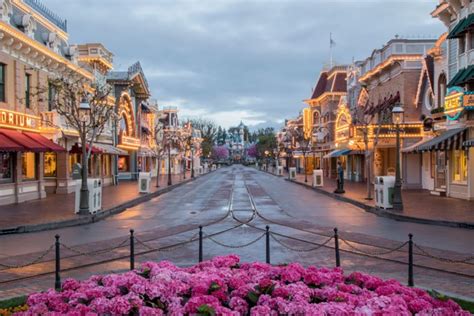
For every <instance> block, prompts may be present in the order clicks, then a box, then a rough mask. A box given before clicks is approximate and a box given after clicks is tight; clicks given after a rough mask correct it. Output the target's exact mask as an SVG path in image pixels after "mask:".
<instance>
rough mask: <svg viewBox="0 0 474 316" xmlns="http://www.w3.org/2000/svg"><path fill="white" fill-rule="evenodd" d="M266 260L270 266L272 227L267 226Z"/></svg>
mask: <svg viewBox="0 0 474 316" xmlns="http://www.w3.org/2000/svg"><path fill="white" fill-rule="evenodd" d="M265 235H266V247H265V248H266V260H265V262H266V263H268V264H270V226H268V225H267V227H266V232H265Z"/></svg>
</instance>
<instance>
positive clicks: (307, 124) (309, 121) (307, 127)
mask: <svg viewBox="0 0 474 316" xmlns="http://www.w3.org/2000/svg"><path fill="white" fill-rule="evenodd" d="M303 131H304V137H305V138H306V139H308V138H310V137H311V133H312V131H313V113H312V111H311V109H310V108H304V109H303Z"/></svg>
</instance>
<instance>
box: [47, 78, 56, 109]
mask: <svg viewBox="0 0 474 316" xmlns="http://www.w3.org/2000/svg"><path fill="white" fill-rule="evenodd" d="M55 96H56V87H55V86H54V84H52V83H51V82H50V83H49V84H48V111H52V110H53V108H54V98H55Z"/></svg>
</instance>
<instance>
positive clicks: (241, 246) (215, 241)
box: [206, 233, 265, 249]
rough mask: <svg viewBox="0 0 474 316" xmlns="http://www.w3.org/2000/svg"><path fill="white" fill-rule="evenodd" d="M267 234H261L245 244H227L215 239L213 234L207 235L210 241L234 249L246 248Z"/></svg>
mask: <svg viewBox="0 0 474 316" xmlns="http://www.w3.org/2000/svg"><path fill="white" fill-rule="evenodd" d="M264 236H265V233H263V234H261V235H260V236H259V237H258V238H256V239H254V240H252V241H250V242H248V243H246V244H243V245H226V244H224V243H222V242H220V241H218V240H215V239H214V238H212V237H211V236H209V235H206V239H209V240H210V241H212V242H214V243H216V244H218V245H219V246H222V247H226V248H232V249H239V248H245V247H248V246H250V245H252V244H254V243H256V242H258V241H259V240H260V239H262V238H263V237H264Z"/></svg>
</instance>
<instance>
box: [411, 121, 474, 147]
mask: <svg viewBox="0 0 474 316" xmlns="http://www.w3.org/2000/svg"><path fill="white" fill-rule="evenodd" d="M466 131H467V128H465V127H464V128H455V129H451V130H447V131H446V132H444V133H442V134H441V135H439V136H436V137H434V138H432V139H427V140H424V141H422V142H420V143H417V144H415V145H416V146H413V147H412V148H410V149H411V151H407V150H408V149H409V148H405V149H404V150H402V152H423V151H433V150H453V149H460V148H462V147H463V146H464V140H465V138H466Z"/></svg>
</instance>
